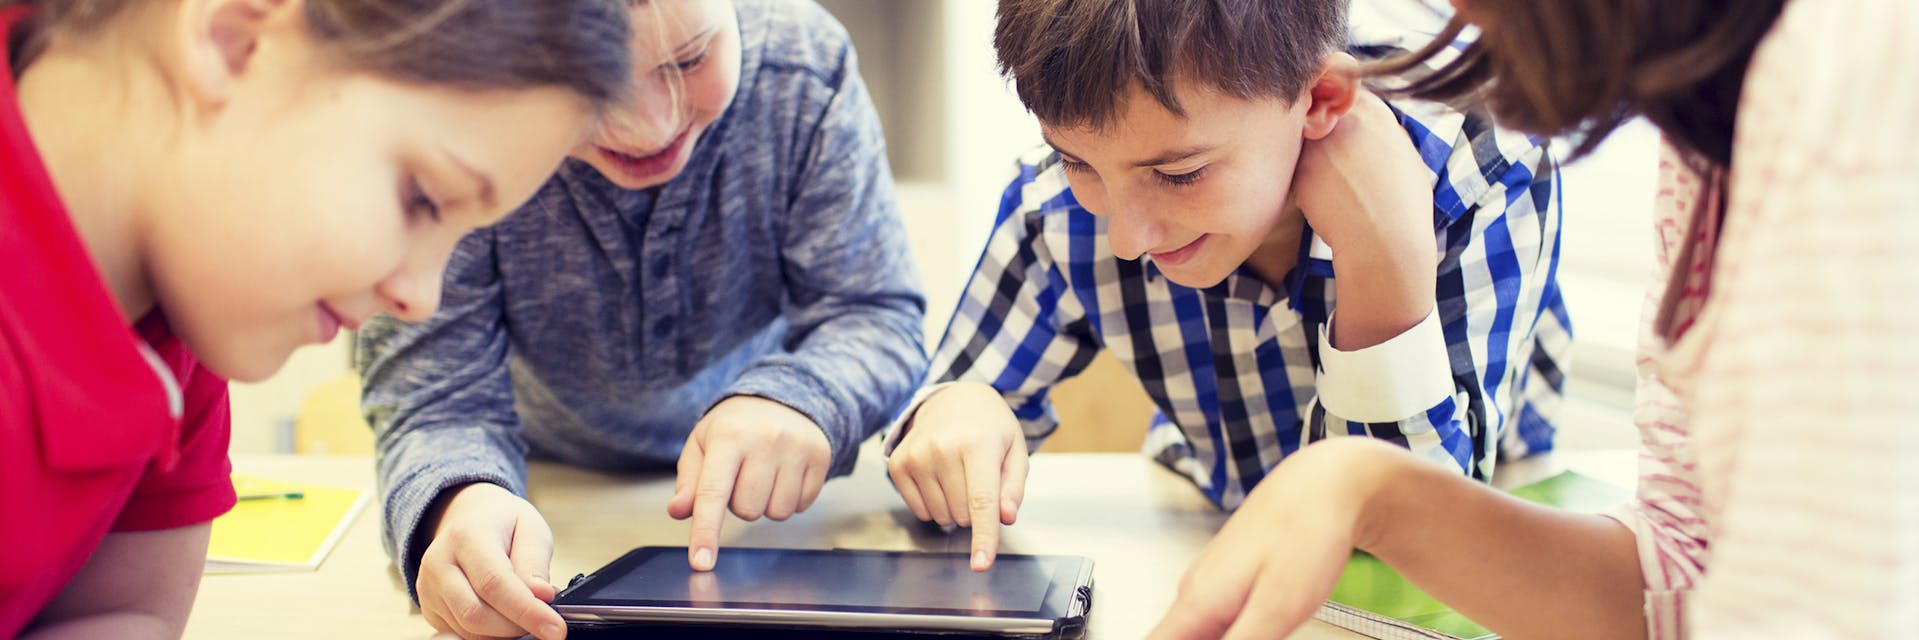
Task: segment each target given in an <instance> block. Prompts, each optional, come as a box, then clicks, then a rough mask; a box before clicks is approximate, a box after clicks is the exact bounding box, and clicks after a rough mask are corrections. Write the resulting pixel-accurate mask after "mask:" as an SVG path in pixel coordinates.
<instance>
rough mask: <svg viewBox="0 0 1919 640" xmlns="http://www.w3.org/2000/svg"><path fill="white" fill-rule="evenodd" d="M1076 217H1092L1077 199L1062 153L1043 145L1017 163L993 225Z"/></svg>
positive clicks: (1027, 153) (1030, 223)
mask: <svg viewBox="0 0 1919 640" xmlns="http://www.w3.org/2000/svg"><path fill="white" fill-rule="evenodd" d="M1074 216H1084V217H1086V218H1089V219H1091V218H1092V217H1093V216H1092V214H1089V213H1087V212H1086V210H1085V209H1084V208H1081V207H1080V206H1079V201H1078V200H1076V199H1074V197H1073V190H1072V187H1071V186H1070V185H1069V184H1068V183H1067V181H1066V168H1065V166H1064V165H1062V164H1060V158H1059V153H1058V152H1056V151H1054V150H1053V149H1052V148H1051V147H1048V146H1046V145H1043V144H1042V145H1039V146H1037V147H1034V148H1033V149H1031V150H1029V151H1027V152H1025V153H1022V154H1020V156H1019V159H1018V160H1017V161H1016V162H1015V163H1014V175H1013V179H1012V181H1011V182H1009V183H1008V184H1007V185H1006V190H1005V191H1004V192H1003V193H1001V194H1000V208H999V216H998V218H996V219H995V220H994V226H995V227H999V226H1004V225H1005V224H1006V223H1007V221H1008V220H1009V219H1014V218H1017V219H1019V220H1020V221H1021V224H1025V225H1029V226H1030V225H1032V224H1035V223H1039V222H1041V221H1043V220H1045V219H1048V218H1052V219H1058V220H1059V221H1060V222H1062V223H1063V222H1064V221H1065V219H1066V218H1070V217H1074Z"/></svg>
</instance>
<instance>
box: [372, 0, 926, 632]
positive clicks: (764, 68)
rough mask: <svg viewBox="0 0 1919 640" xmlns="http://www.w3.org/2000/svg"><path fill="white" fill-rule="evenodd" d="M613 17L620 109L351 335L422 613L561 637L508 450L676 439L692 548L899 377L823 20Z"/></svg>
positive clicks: (883, 192)
mask: <svg viewBox="0 0 1919 640" xmlns="http://www.w3.org/2000/svg"><path fill="white" fill-rule="evenodd" d="M632 11H633V18H634V31H635V33H636V34H637V35H636V40H635V49H636V51H635V53H636V56H637V57H636V58H635V67H636V69H637V71H636V74H637V76H636V78H635V81H636V86H635V87H634V91H635V94H636V95H637V96H638V98H637V104H635V105H631V106H629V107H627V108H625V109H623V110H622V111H621V112H619V113H613V114H608V117H607V124H606V125H605V126H604V127H603V129H602V130H601V132H600V133H599V135H597V136H595V137H594V138H593V139H592V140H590V141H588V142H586V143H584V144H583V145H582V146H581V147H580V148H579V149H577V150H576V151H575V154H574V156H575V157H574V158H573V159H570V160H569V161H568V162H567V164H566V165H565V166H564V167H562V168H561V170H560V172H559V174H558V175H557V176H555V177H554V178H553V179H552V180H551V181H550V182H548V183H547V184H546V185H545V187H543V188H542V190H541V191H540V192H539V194H538V195H536V196H535V197H534V198H533V200H532V201H531V202H529V203H528V204H527V205H526V206H525V207H524V208H523V209H521V210H520V211H519V212H517V213H516V214H514V215H513V216H511V217H510V218H508V219H507V220H506V221H504V222H502V223H501V224H500V225H498V226H496V227H494V228H491V229H486V230H482V231H481V232H478V233H476V234H474V235H472V236H470V237H468V238H466V239H465V240H464V241H463V242H462V243H461V244H460V246H459V247H458V248H457V249H456V250H455V252H454V255H453V258H452V263H451V264H450V265H449V267H448V271H447V278H446V282H445V293H444V302H443V307H442V312H441V313H440V314H439V315H438V316H436V317H434V318H433V319H432V320H431V321H429V322H426V323H424V324H420V325H416V326H406V325H402V324H400V323H398V322H396V321H393V320H391V319H382V320H380V321H378V322H375V323H372V324H369V325H368V326H367V327H366V328H365V329H364V330H363V331H362V333H361V340H360V345H359V361H360V363H361V364H360V366H361V372H362V375H363V377H364V380H365V383H366V393H365V399H364V409H365V411H366V414H367V417H368V420H369V422H371V423H372V424H373V425H374V430H375V432H376V435H377V448H378V459H379V478H380V488H381V492H382V498H383V500H384V501H385V514H386V520H385V535H386V544H387V549H388V551H389V553H390V554H391V555H392V556H393V558H394V559H395V562H396V563H397V564H398V565H399V566H400V568H401V570H402V572H403V573H404V574H405V576H406V578H407V582H408V584H409V585H410V586H412V587H413V589H414V593H415V595H416V597H418V599H419V601H420V606H421V610H422V612H423V613H424V614H425V615H426V617H427V619H428V621H429V622H431V623H432V624H433V625H434V626H435V627H437V628H440V629H442V630H448V631H453V632H456V633H459V634H460V635H463V636H468V637H472V636H517V635H519V634H521V633H522V632H523V631H530V632H532V633H534V634H535V635H537V636H540V637H542V638H551V637H554V636H556V635H559V634H561V633H562V632H563V631H562V622H561V620H560V619H559V617H558V616H557V615H555V614H554V613H553V611H552V609H550V608H548V607H546V606H545V604H544V603H543V602H541V601H542V600H549V599H550V598H551V596H552V593H553V587H552V585H551V584H550V583H549V582H548V576H547V572H548V566H547V563H548V561H549V557H550V554H551V545H552V536H551V533H550V531H549V530H548V529H547V526H546V524H545V522H544V520H543V519H542V518H541V517H540V515H539V513H538V512H537V511H536V510H535V509H534V508H533V507H532V505H530V504H529V503H527V502H526V501H525V500H523V499H522V498H520V497H519V496H520V495H521V494H523V492H524V488H525V487H524V484H525V480H526V473H525V458H526V456H527V455H528V454H529V453H532V454H535V455H542V456H546V457H552V458H557V459H559V460H563V461H566V462H569V463H572V464H577V465H581V466H585V467H591V468H596V469H607V470H632V469H641V468H650V467H658V466H664V465H666V464H668V463H670V462H672V461H674V460H676V459H677V460H678V468H679V482H678V485H677V491H676V492H675V495H674V497H673V498H672V500H671V502H670V503H669V504H668V506H667V509H668V512H669V513H671V514H672V515H673V516H674V517H677V518H687V517H691V518H692V519H693V526H692V536H691V540H690V542H689V545H688V546H689V550H690V554H689V555H690V558H689V559H690V561H691V562H692V563H693V565H694V566H695V567H696V568H700V569H705V568H710V567H711V566H712V565H713V563H714V561H715V559H716V555H715V554H716V553H717V546H718V542H719V528H720V522H721V521H722V520H723V519H724V516H725V513H726V512H727V511H728V510H729V508H730V510H731V511H732V512H733V513H734V514H736V515H738V516H740V517H742V518H745V519H748V520H752V519H756V518H758V517H760V516H762V515H764V516H766V517H769V518H773V519H775V520H781V519H785V518H786V517H788V516H790V515H792V514H793V513H796V512H798V511H802V510H804V509H805V508H806V507H807V506H808V505H809V504H811V503H812V501H813V499H814V498H815V497H816V496H817V495H818V493H819V491H820V488H821V486H822V483H823V482H824V481H825V479H826V478H827V477H828V476H829V475H839V474H844V473H846V472H848V471H850V470H851V469H852V466H853V461H854V457H855V454H856V446H857V444H858V443H859V442H860V441H861V440H863V439H865V438H866V437H867V436H868V435H869V434H871V433H873V432H874V431H875V430H877V429H878V428H879V427H880V426H882V425H883V424H884V423H885V422H886V421H887V419H889V418H891V417H892V415H893V412H894V411H895V410H896V409H897V408H898V407H899V406H900V405H901V404H902V403H903V401H904V400H905V399H906V398H907V397H908V396H909V395H910V393H911V391H912V389H913V387H914V385H915V383H916V382H917V381H918V380H919V377H920V376H921V375H922V374H923V373H924V371H925V366H926V356H925V354H924V352H923V350H922V348H921V334H920V326H921V314H922V308H923V300H922V298H921V294H920V289H919V284H918V279H917V276H916V274H915V272H914V269H913V267H912V264H911V262H910V260H909V257H908V255H907V248H906V238H905V234H904V230H903V228H902V227H901V225H900V221H899V218H898V215H897V212H896V208H895V203H894V198H893V191H892V180H891V176H890V174H889V172H888V170H887V166H886V162H885V158H884V143H883V142H882V140H881V134H880V127H879V122H878V120H877V117H876V115H875V113H874V111H873V108H872V105H871V102H870V101H869V99H868V96H867V94H866V89H865V87H864V85H863V83H862V82H861V80H860V77H859V74H858V72H857V71H856V69H855V65H854V54H853V48H852V45H851V44H850V42H849V41H848V39H847V37H846V33H845V31H844V30H843V29H842V28H841V27H840V26H839V24H837V23H836V22H834V21H833V19H832V18H831V17H829V16H828V15H827V14H826V12H825V11H824V10H822V9H821V8H819V7H818V6H816V5H813V4H811V3H810V2H804V3H803V2H786V1H777V0H738V2H737V6H735V2H732V1H730V0H651V1H650V2H648V1H641V2H636V3H634V5H633V8H632ZM489 579H497V580H494V581H493V583H492V584H494V585H495V586H492V587H482V586H481V585H488V584H490V582H489ZM499 585H505V586H499ZM475 604H479V605H482V606H481V607H479V608H478V609H475V608H474V605H475ZM474 610H478V611H481V612H482V613H480V614H478V615H468V614H466V613H463V612H469V611H474Z"/></svg>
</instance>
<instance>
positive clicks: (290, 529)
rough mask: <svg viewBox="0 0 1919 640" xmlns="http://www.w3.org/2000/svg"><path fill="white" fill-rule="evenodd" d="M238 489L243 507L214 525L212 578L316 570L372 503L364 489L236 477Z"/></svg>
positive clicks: (209, 551)
mask: <svg viewBox="0 0 1919 640" xmlns="http://www.w3.org/2000/svg"><path fill="white" fill-rule="evenodd" d="M233 489H234V491H235V492H236V493H238V494H240V502H239V503H238V504H236V505H234V507H233V510H232V511H229V512H227V513H226V515H222V516H220V517H218V518H214V519H213V541H212V543H211V544H210V545H209V546H208V548H207V569H206V572H207V573H254V572H264V571H311V570H313V569H317V568H319V566H320V561H321V560H324V559H326V556H327V552H329V551H332V550H333V546H334V544H336V543H338V542H339V541H340V536H342V535H345V534H346V530H347V527H348V526H351V525H352V524H353V518H354V517H355V516H357V515H359V513H360V510H361V509H364V508H366V503H367V492H366V491H365V490H363V489H341V488H336V487H320V486H313V485H306V484H297V483H291V482H279V481H275V480H268V479H265V478H257V477H253V476H243V475H234V476H233Z"/></svg>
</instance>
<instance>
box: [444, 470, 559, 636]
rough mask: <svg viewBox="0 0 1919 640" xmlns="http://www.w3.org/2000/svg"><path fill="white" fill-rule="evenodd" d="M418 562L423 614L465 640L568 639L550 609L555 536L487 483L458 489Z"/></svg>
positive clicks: (528, 507) (528, 509) (535, 514)
mask: <svg viewBox="0 0 1919 640" xmlns="http://www.w3.org/2000/svg"><path fill="white" fill-rule="evenodd" d="M446 500H447V503H446V506H445V508H444V509H443V510H442V512H441V514H440V520H439V522H438V523H437V524H435V525H434V528H433V541H432V542H431V543H429V544H428V545H427V548H426V553H424V554H422V555H421V557H420V572H419V578H418V579H417V581H416V583H415V585H414V586H415V587H416V588H417V590H418V591H419V594H420V612H421V613H423V614H425V615H426V621H427V624H431V625H433V628H434V629H437V630H440V631H443V632H451V633H455V634H458V635H459V636H460V637H463V638H499V637H518V636H520V635H522V634H525V633H529V632H530V633H532V634H533V635H534V636H536V637H538V638H540V640H559V639H560V638H565V637H566V622H565V621H564V620H562V619H560V614H559V613H556V612H554V611H553V608H552V607H551V606H548V604H547V603H549V602H552V601H553V595H554V593H556V592H557V590H556V589H554V588H553V584H552V583H551V582H550V581H549V580H548V578H547V575H548V573H549V571H550V570H551V568H550V565H551V563H552V562H553V531H552V530H551V529H548V528H547V525H546V520H545V519H543V518H541V517H540V512H539V511H538V510H536V509H534V508H533V505H532V504H529V503H527V501H525V500H522V499H521V498H520V497H519V496H516V495H513V492H511V491H507V490H506V489H504V488H501V487H500V486H499V485H496V484H492V483H488V482H476V483H473V484H469V485H466V486H464V487H461V488H459V489H455V490H454V493H453V495H452V497H450V498H447V499H446Z"/></svg>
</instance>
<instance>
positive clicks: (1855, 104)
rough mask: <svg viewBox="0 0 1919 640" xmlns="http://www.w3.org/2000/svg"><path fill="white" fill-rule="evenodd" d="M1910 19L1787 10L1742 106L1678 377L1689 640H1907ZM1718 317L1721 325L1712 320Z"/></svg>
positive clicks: (1893, 14) (1911, 569)
mask: <svg viewBox="0 0 1919 640" xmlns="http://www.w3.org/2000/svg"><path fill="white" fill-rule="evenodd" d="M1915 31H1919V5H1916V4H1914V3H1912V2H1909V1H1905V0H1885V1H1874V2H1861V3H1818V2H1793V3H1788V4H1787V6H1786V9H1785V13H1784V14H1783V15H1782V16H1781V18H1780V19H1779V21H1778V23H1777V24H1776V25H1775V27H1774V31H1773V34H1772V35H1770V36H1768V39H1767V40H1766V41H1764V42H1762V44H1761V46H1760V47H1759V49H1758V50H1757V51H1756V53H1755V54H1754V57H1753V61H1752V64H1751V67H1750V69H1749V71H1748V75H1747V80H1746V84H1745V92H1744V93H1743V94H1742V97H1741V99H1740V113H1739V120H1738V127H1737V131H1738V136H1737V138H1736V140H1735V142H1734V147H1733V157H1734V158H1735V162H1734V164H1733V167H1732V174H1731V182H1730V183H1729V187H1730V190H1729V191H1728V200H1727V202H1728V204H1729V208H1728V211H1727V214H1726V221H1725V225H1724V226H1723V228H1722V230H1721V234H1722V235H1721V242H1720V245H1719V249H1718V250H1717V252H1716V257H1715V266H1714V269H1713V273H1714V274H1715V275H1714V282H1713V284H1712V290H1711V293H1710V294H1709V298H1708V301H1707V306H1706V307H1705V310H1704V311H1703V312H1702V313H1703V314H1704V315H1702V317H1701V318H1700V319H1699V321H1698V324H1696V325H1694V327H1693V328H1692V329H1691V330H1690V332H1691V333H1689V334H1688V336H1687V337H1685V338H1681V340H1680V342H1678V343H1676V344H1675V345H1674V347H1673V350H1674V351H1676V352H1681V353H1684V352H1685V351H1686V350H1687V349H1689V348H1691V347H1692V346H1694V345H1688V344H1687V343H1688V342H1692V341H1693V340H1691V338H1693V336H1692V335H1691V334H1697V333H1700V332H1702V331H1705V332H1707V333H1705V334H1704V335H1703V336H1699V337H1700V338H1702V339H1709V340H1710V344H1699V345H1696V346H1697V347H1698V348H1699V349H1700V351H1699V353H1700V356H1699V358H1698V360H1697V364H1696V366H1697V370H1696V373H1695V375H1694V376H1693V380H1694V383H1693V389H1692V394H1693V395H1692V399H1693V402H1692V406H1693V414H1692V416H1693V429H1692V432H1693V443H1694V445H1695V446H1696V448H1697V450H1698V453H1699V461H1698V464H1699V468H1700V470H1701V472H1700V474H1699V476H1700V478H1701V485H1702V486H1701V494H1702V496H1703V501H1704V504H1703V506H1702V511H1703V513H1705V514H1706V516H1707V518H1708V519H1709V521H1710V528H1709V529H1708V532H1709V533H1710V535H1711V538H1710V540H1709V544H1710V549H1711V553H1710V555H1709V556H1707V557H1708V560H1709V562H1708V564H1707V566H1706V572H1705V574H1704V575H1703V577H1702V578H1701V580H1700V582H1699V584H1698V587H1697V589H1696V590H1695V591H1694V593H1693V595H1692V598H1691V600H1690V602H1688V603H1687V609H1686V610H1685V615H1686V616H1687V617H1688V618H1689V630H1690V632H1691V635H1692V637H1694V638H1697V639H1700V640H1717V639H1720V638H1752V637H1762V636H1764V637H1793V638H1890V637H1903V636H1910V635H1911V634H1912V633H1913V630H1914V629H1915V628H1919V491H1915V490H1914V488H1915V487H1919V429H1915V428H1913V424H1912V421H1913V416H1915V415H1919V393H1914V392H1913V381H1915V380H1919V303H1915V302H1914V292H1919V253H1915V251H1914V248H1915V247H1919V120H1915V119H1914V118H1913V114H1914V113H1919V40H1915V39H1913V38H1912V37H1911V35H1912V33H1914V32H1915ZM1714 307H1717V309H1716V310H1715V309H1714Z"/></svg>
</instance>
